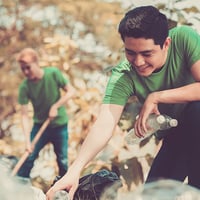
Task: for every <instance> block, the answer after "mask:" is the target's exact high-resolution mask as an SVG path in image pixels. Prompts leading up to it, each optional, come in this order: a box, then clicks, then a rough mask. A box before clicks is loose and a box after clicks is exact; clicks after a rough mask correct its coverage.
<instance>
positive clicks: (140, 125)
mask: <svg viewBox="0 0 200 200" xmlns="http://www.w3.org/2000/svg"><path fill="white" fill-rule="evenodd" d="M152 113H154V114H157V115H159V114H160V112H159V110H158V102H157V93H156V92H153V93H151V94H149V95H148V97H147V98H146V101H145V102H144V104H143V106H142V109H141V110H140V113H139V115H138V118H137V120H136V122H135V124H134V129H135V134H136V135H137V136H138V137H144V136H145V133H146V132H147V130H148V127H147V125H146V122H147V119H148V117H149V115H150V114H152Z"/></svg>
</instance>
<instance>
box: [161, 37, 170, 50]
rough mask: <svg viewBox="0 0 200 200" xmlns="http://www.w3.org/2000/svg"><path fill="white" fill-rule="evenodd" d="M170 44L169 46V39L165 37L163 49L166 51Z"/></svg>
mask: <svg viewBox="0 0 200 200" xmlns="http://www.w3.org/2000/svg"><path fill="white" fill-rule="evenodd" d="M170 44H171V38H170V37H167V38H166V40H165V42H164V44H163V48H164V49H168V48H169V46H170Z"/></svg>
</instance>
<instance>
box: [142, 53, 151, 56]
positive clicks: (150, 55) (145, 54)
mask: <svg viewBox="0 0 200 200" xmlns="http://www.w3.org/2000/svg"><path fill="white" fill-rule="evenodd" d="M142 55H143V56H144V57H150V56H152V54H150V53H148V54H142Z"/></svg>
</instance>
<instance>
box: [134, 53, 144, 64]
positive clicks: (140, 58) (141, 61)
mask: <svg viewBox="0 0 200 200" xmlns="http://www.w3.org/2000/svg"><path fill="white" fill-rule="evenodd" d="M133 63H134V65H135V66H141V65H144V64H145V60H144V58H143V56H142V55H139V54H138V55H136V56H135V57H134V59H133Z"/></svg>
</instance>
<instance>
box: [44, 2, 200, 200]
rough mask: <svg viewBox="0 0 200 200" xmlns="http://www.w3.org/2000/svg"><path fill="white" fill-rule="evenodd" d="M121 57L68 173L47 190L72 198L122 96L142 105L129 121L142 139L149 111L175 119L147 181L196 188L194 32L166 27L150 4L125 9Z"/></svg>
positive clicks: (199, 89)
mask: <svg viewBox="0 0 200 200" xmlns="http://www.w3.org/2000/svg"><path fill="white" fill-rule="evenodd" d="M118 30H119V33H120V35H121V38H122V41H123V43H124V47H125V55H126V60H124V61H122V62H121V63H120V64H119V65H117V66H116V67H115V68H114V69H113V71H112V75H111V77H110V79H109V82H108V84H107V88H106V92H105V96H104V99H103V104H102V106H101V108H100V112H99V116H98V117H97V120H96V121H95V123H94V125H93V127H92V128H91V130H90V132H89V134H88V136H87V138H86V139H85V141H84V143H83V145H82V148H81V150H80V153H79V155H78V157H77V159H76V160H75V161H74V162H73V164H72V165H71V166H70V168H69V170H68V172H67V173H66V175H65V176H63V178H62V179H61V180H60V181H58V182H57V183H56V184H55V185H54V186H53V187H52V188H50V189H49V191H48V192H47V199H48V200H52V198H53V195H54V193H55V191H57V190H61V189H67V190H69V194H70V196H71V197H73V195H74V192H75V191H76V189H77V186H78V180H79V176H80V174H81V171H82V170H83V168H84V167H85V165H86V164H87V163H88V162H89V161H90V160H91V159H93V158H94V156H95V155H96V154H97V153H98V152H99V151H101V150H102V149H103V148H104V147H105V145H106V144H107V143H108V141H109V139H110V138H111V137H112V132H113V131H114V129H115V126H116V125H117V123H118V121H119V119H120V116H121V114H122V112H123V109H124V106H125V104H126V103H127V100H128V99H129V97H131V96H136V97H137V98H138V100H139V102H140V103H141V104H142V107H141V109H140V111H139V113H138V114H139V115H138V118H137V120H136V122H135V124H134V128H135V133H136V135H137V136H138V137H144V135H145V133H146V131H147V129H148V127H147V126H146V120H147V118H148V116H149V115H150V114H152V113H154V114H160V113H161V114H168V115H170V116H171V117H174V118H176V119H178V121H179V124H178V126H177V127H175V128H171V129H169V130H167V132H168V133H167V134H165V137H164V139H163V143H162V147H161V149H160V151H159V153H158V154H157V155H156V157H155V159H154V162H153V164H152V166H151V169H150V172H149V175H148V177H147V181H152V180H157V179H160V178H165V179H175V180H178V181H184V180H185V178H186V177H188V183H189V184H190V185H192V186H195V187H197V188H200V173H199V169H200V159H198V158H199V155H200V145H199V141H200V123H199V119H200V36H199V35H198V34H197V33H196V32H195V31H194V30H193V29H192V28H191V27H187V26H180V27H176V28H173V29H171V30H170V31H169V30H168V23H167V18H166V16H165V15H163V14H162V13H160V12H159V11H158V9H156V8H155V7H153V6H141V7H137V8H134V9H132V10H130V11H129V12H127V13H126V15H125V16H124V18H123V19H122V20H121V22H120V24H119V29H118Z"/></svg>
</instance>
